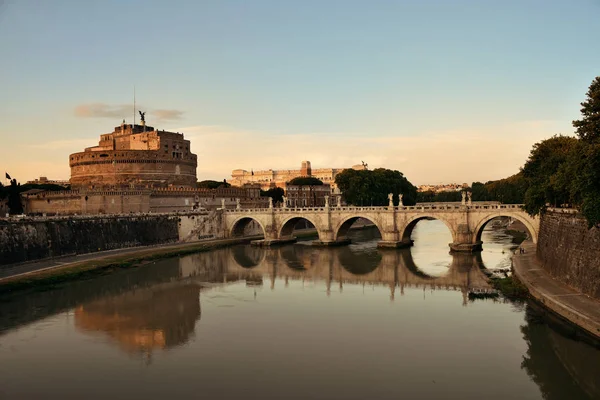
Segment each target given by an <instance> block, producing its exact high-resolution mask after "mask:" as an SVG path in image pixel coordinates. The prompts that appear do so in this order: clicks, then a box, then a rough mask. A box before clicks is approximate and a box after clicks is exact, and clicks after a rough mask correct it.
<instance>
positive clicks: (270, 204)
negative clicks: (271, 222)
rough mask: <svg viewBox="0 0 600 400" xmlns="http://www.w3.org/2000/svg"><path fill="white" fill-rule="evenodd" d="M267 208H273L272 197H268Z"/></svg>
mask: <svg viewBox="0 0 600 400" xmlns="http://www.w3.org/2000/svg"><path fill="white" fill-rule="evenodd" d="M269 208H273V198H272V197H269Z"/></svg>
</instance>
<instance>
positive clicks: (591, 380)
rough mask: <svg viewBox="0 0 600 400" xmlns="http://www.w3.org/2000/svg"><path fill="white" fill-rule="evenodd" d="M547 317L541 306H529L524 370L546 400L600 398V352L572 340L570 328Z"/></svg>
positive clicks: (524, 333)
mask: <svg viewBox="0 0 600 400" xmlns="http://www.w3.org/2000/svg"><path fill="white" fill-rule="evenodd" d="M543 314H544V312H543V311H542V310H541V309H540V308H539V306H536V305H534V304H528V305H527V308H526V310H525V321H526V324H525V325H523V326H521V332H522V333H523V339H524V340H525V342H526V343H527V353H526V354H525V355H524V356H523V361H522V363H521V368H523V369H524V370H525V371H526V372H527V374H528V375H529V376H530V377H531V379H532V380H533V381H534V382H535V383H536V384H537V385H538V387H539V388H540V391H541V392H542V395H543V397H544V399H547V400H562V399H598V398H600V383H599V382H600V381H599V380H598V377H600V350H599V349H598V348H594V347H591V346H589V345H586V344H585V343H582V342H580V341H577V340H575V339H573V338H572V337H569V332H568V331H569V329H571V328H570V327H568V326H566V325H564V324H563V323H561V322H558V321H556V320H553V319H552V317H551V316H548V315H546V316H543Z"/></svg>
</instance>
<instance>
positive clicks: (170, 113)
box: [73, 103, 183, 121]
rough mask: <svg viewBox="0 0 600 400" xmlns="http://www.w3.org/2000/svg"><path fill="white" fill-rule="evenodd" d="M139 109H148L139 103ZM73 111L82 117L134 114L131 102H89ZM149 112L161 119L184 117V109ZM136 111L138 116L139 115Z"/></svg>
mask: <svg viewBox="0 0 600 400" xmlns="http://www.w3.org/2000/svg"><path fill="white" fill-rule="evenodd" d="M136 109H137V110H142V111H144V110H146V109H147V108H146V107H144V106H142V105H139V106H137V107H136ZM73 113H74V114H75V116H76V117H80V118H111V119H120V118H129V117H131V115H132V114H133V107H132V105H131V104H116V105H113V104H106V103H89V104H80V105H78V106H76V107H75V109H74V110H73ZM149 114H150V115H151V116H152V117H154V118H155V119H157V120H159V121H174V120H179V119H181V118H182V117H183V111H180V110H171V109H156V110H152V109H150V110H149ZM137 116H138V115H137V113H136V117H137Z"/></svg>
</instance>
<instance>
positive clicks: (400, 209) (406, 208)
mask: <svg viewBox="0 0 600 400" xmlns="http://www.w3.org/2000/svg"><path fill="white" fill-rule="evenodd" d="M522 209H523V204H471V205H468V204H466V205H462V204H459V205H456V204H448V203H440V204H439V205H427V206H402V207H393V208H391V207H386V206H369V207H355V206H342V207H337V206H333V207H285V208H284V207H276V208H275V207H274V208H240V209H228V208H226V209H225V212H228V213H294V212H303V213H306V212H326V211H327V210H329V212H340V211H352V212H364V211H376V212H377V211H392V210H393V211H396V212H407V211H453V210H459V211H464V210H512V211H520V210H522Z"/></svg>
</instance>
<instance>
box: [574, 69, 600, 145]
mask: <svg viewBox="0 0 600 400" xmlns="http://www.w3.org/2000/svg"><path fill="white" fill-rule="evenodd" d="M586 95H587V98H586V99H585V101H584V102H583V103H581V115H582V118H581V119H580V120H576V121H573V126H574V127H575V131H576V132H577V135H578V136H579V138H580V139H582V140H584V141H586V142H592V141H594V140H597V139H598V138H600V76H597V77H596V78H595V79H594V80H593V81H592V84H591V85H590V87H589V89H588V91H587V93H586Z"/></svg>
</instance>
